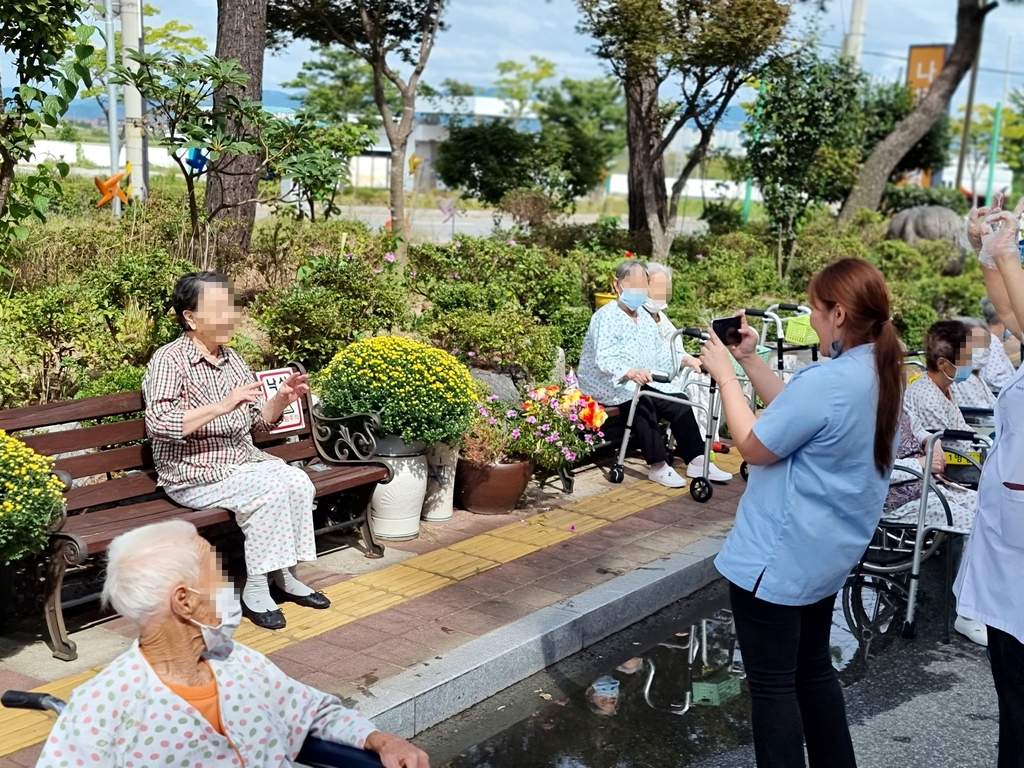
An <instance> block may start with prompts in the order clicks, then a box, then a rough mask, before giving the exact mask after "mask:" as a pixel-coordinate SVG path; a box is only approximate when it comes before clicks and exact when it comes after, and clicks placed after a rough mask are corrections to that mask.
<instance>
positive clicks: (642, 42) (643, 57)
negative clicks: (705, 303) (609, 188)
mask: <svg viewBox="0 0 1024 768" xmlns="http://www.w3.org/2000/svg"><path fill="white" fill-rule="evenodd" d="M577 4H578V6H579V8H580V11H581V12H582V14H583V22H582V24H581V30H582V31H583V32H585V33H587V34H591V35H593V36H594V37H596V38H597V40H598V43H597V46H596V53H597V54H598V56H600V57H602V58H604V59H605V60H607V61H608V63H609V65H610V66H611V69H612V72H613V73H614V74H615V76H616V77H618V78H619V80H620V81H621V82H622V85H623V89H624V90H625V93H626V113H627V121H626V135H627V138H628V143H629V160H630V174H629V177H630V230H631V231H633V232H643V231H644V230H646V231H647V232H649V233H650V238H651V252H652V255H653V257H654V258H655V259H656V260H658V261H664V260H666V259H667V258H668V253H669V249H670V248H671V247H672V241H673V240H674V239H675V232H676V217H677V214H678V210H679V199H680V197H681V195H682V191H683V189H684V187H685V186H686V181H687V179H688V178H689V177H690V174H692V173H693V171H694V169H695V168H697V166H698V165H699V164H700V163H701V161H702V160H703V159H704V157H705V155H706V153H707V150H708V147H709V146H710V144H711V137H712V134H713V133H714V129H715V126H716V125H717V124H718V122H719V120H721V118H722V115H723V114H725V110H726V109H727V108H728V106H729V103H730V102H731V101H732V99H733V97H734V96H735V95H736V92H737V91H738V90H739V89H740V87H741V86H742V85H743V84H744V83H745V82H747V81H748V80H749V79H750V78H751V77H752V76H754V75H756V74H757V73H758V72H759V71H761V69H762V68H763V67H764V66H765V64H766V63H767V62H768V61H769V60H771V58H772V57H773V56H774V55H775V54H776V53H777V52H778V47H779V45H780V44H781V42H782V37H783V30H784V29H785V26H786V23H787V21H788V19H789V7H788V4H786V3H784V2H782V1H781V0H577ZM669 79H671V80H672V81H673V85H674V86H675V89H676V90H677V91H678V98H676V99H674V100H673V101H671V102H669V103H663V102H662V100H661V98H660V94H659V89H660V87H661V85H662V84H664V83H665V82H666V81H668V80H669ZM687 124H692V125H693V127H694V128H696V129H697V131H698V134H699V136H700V138H699V139H698V142H697V145H696V146H695V147H694V148H693V150H692V151H691V152H690V155H689V157H688V158H687V161H686V163H684V165H683V168H682V170H681V171H680V174H679V176H678V178H676V180H675V182H674V183H673V185H672V192H671V197H670V198H669V200H668V201H667V205H666V201H665V196H666V195H665V172H664V155H665V150H666V149H667V148H668V147H669V145H670V144H671V143H672V140H673V139H674V138H675V137H676V135H677V134H678V133H679V131H680V130H681V129H682V128H683V126H685V125H687ZM638 189H639V190H640V191H641V194H642V206H643V216H644V221H643V222H641V221H640V220H639V217H638V216H636V215H635V213H634V211H635V209H636V208H637V207H639V202H640V201H639V200H638V199H637V198H638V194H637V190H638ZM642 225H645V226H642Z"/></svg>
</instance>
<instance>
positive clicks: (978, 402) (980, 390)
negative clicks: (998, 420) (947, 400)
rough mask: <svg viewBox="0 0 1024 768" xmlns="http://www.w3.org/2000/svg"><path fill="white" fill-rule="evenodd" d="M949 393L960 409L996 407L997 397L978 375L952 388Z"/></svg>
mask: <svg viewBox="0 0 1024 768" xmlns="http://www.w3.org/2000/svg"><path fill="white" fill-rule="evenodd" d="M949 392H950V394H951V395H953V402H954V403H956V405H957V407H958V408H994V407H995V405H996V396H995V395H993V394H992V390H991V389H989V388H988V384H986V383H985V382H984V381H982V380H981V377H980V376H979V375H978V374H976V373H972V374H971V377H970V378H969V379H968V380H967V381H962V382H959V383H958V384H954V385H953V386H951V387H950V388H949Z"/></svg>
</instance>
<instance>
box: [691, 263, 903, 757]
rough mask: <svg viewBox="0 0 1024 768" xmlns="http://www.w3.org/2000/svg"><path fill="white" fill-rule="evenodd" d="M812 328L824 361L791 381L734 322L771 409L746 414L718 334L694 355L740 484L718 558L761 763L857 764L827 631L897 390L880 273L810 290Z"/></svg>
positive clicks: (833, 274)
mask: <svg viewBox="0 0 1024 768" xmlns="http://www.w3.org/2000/svg"><path fill="white" fill-rule="evenodd" d="M808 294H809V296H810V304H811V318H810V322H811V326H812V327H813V328H814V330H815V331H816V332H817V334H818V337H819V338H820V339H821V346H822V351H823V352H824V354H825V355H826V356H828V357H831V358H832V361H831V362H829V363H825V364H820V365H810V366H808V367H806V368H803V369H801V370H799V371H797V372H796V373H795V374H794V375H793V378H792V379H791V380H790V382H789V383H788V384H783V382H782V380H781V379H780V378H779V377H778V376H777V375H776V374H775V372H774V371H772V369H771V368H770V367H769V366H768V364H767V363H765V362H764V361H763V360H761V359H760V358H759V357H758V355H757V352H756V343H757V334H756V333H755V332H754V331H753V330H752V329H750V328H749V327H747V325H746V322H744V324H743V327H742V330H741V333H742V342H741V343H739V344H737V345H734V346H733V347H731V350H732V353H733V355H734V356H735V358H736V359H737V360H738V361H739V363H740V365H742V366H743V370H744V371H745V373H746V375H747V377H748V378H749V379H750V381H751V383H753V385H754V388H755V389H756V390H757V394H758V396H759V397H760V398H761V399H762V400H763V401H764V402H765V403H766V404H767V407H766V408H765V410H764V413H763V414H762V415H761V417H760V418H759V419H755V416H754V414H753V413H751V411H750V408H749V406H748V403H747V400H746V398H745V397H744V394H743V392H742V390H741V388H740V384H739V382H738V381H737V378H736V374H735V372H734V371H733V367H732V361H731V360H730V359H729V349H727V348H726V346H725V345H724V344H723V343H722V342H721V341H720V340H719V339H718V337H717V336H716V335H715V334H713V333H712V334H711V338H710V340H709V341H707V342H706V344H705V346H704V352H703V354H702V355H701V359H702V360H703V362H704V365H705V367H706V368H707V369H708V370H709V371H710V373H711V375H712V376H713V377H714V378H715V379H716V380H717V381H718V386H719V387H720V390H721V396H722V401H723V406H724V408H725V416H726V419H727V420H728V423H729V430H730V432H731V433H732V436H733V439H734V440H735V443H736V446H737V448H738V449H739V451H740V453H741V454H742V455H743V458H744V459H745V460H746V461H747V462H748V463H749V465H750V479H749V483H748V485H747V489H746V491H745V493H744V494H743V497H742V499H741V500H740V504H739V508H738V510H737V512H736V524H735V526H734V527H733V529H732V531H731V533H730V534H729V536H728V538H727V539H726V541H725V543H724V544H723V546H722V551H721V552H720V553H719V555H718V557H717V558H716V560H715V565H716V566H717V567H718V570H719V571H720V572H721V573H722V575H724V576H725V577H726V578H727V579H728V580H729V581H730V582H731V583H730V588H729V589H730V599H731V602H732V610H733V615H734V618H735V621H736V634H737V639H738V641H739V644H740V648H741V649H742V653H743V663H744V667H745V669H746V672H747V683H748V685H749V688H750V695H751V706H752V709H753V717H752V723H753V731H754V751H755V754H756V757H757V764H758V766H761V768H767V766H771V768H795V767H796V766H804V765H805V762H804V744H805V742H806V746H807V755H808V758H809V760H810V765H811V768H819V767H824V766H829V768H849V767H852V766H855V765H856V758H855V757H854V750H853V743H852V740H851V738H850V729H849V725H848V724H847V720H846V706H845V703H844V701H843V692H842V688H841V686H840V683H839V679H838V677H837V675H836V671H835V669H834V668H833V666H832V657H831V654H830V648H829V633H830V630H831V626H832V610H833V606H834V604H835V599H836V593H837V592H838V591H839V590H840V589H842V587H843V584H844V583H845V581H846V577H847V575H848V574H849V573H850V571H851V569H852V568H853V567H854V566H855V565H856V564H857V562H858V561H859V560H860V558H861V556H862V555H863V554H864V550H865V549H866V548H867V546H868V543H869V542H870V541H871V538H872V536H873V534H874V532H875V528H876V527H877V525H878V522H879V519H880V517H881V513H882V502H883V500H884V499H885V496H886V492H887V490H888V487H889V473H890V471H891V469H892V466H893V459H894V455H895V447H896V446H895V441H896V429H897V425H898V423H899V417H900V401H901V399H902V396H903V386H904V378H903V345H902V344H901V342H900V340H899V336H898V334H897V332H896V329H895V328H894V327H893V324H892V321H891V319H890V299H889V291H888V288H887V287H886V284H885V278H884V277H883V276H882V274H881V272H879V271H878V269H876V268H875V267H874V266H872V265H871V264H869V263H868V262H866V261H863V260H861V259H841V260H839V261H837V262H835V263H833V264H831V265H829V266H828V267H826V268H825V269H823V270H822V271H821V272H819V273H817V274H816V275H815V276H814V277H813V278H812V279H811V283H810V285H809V287H808Z"/></svg>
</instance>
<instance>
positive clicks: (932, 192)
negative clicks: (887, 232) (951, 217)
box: [882, 184, 969, 215]
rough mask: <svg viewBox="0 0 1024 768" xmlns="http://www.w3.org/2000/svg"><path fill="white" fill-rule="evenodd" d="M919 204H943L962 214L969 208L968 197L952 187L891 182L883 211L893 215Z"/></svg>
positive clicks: (887, 189) (883, 202)
mask: <svg viewBox="0 0 1024 768" xmlns="http://www.w3.org/2000/svg"><path fill="white" fill-rule="evenodd" d="M919 205H943V206H945V207H946V208H952V209H953V210H954V211H956V212H957V213H959V214H960V215H964V214H965V213H967V210H968V208H969V206H968V204H967V198H965V197H964V196H963V194H962V193H961V192H960V191H959V190H956V189H953V188H952V187H918V186H916V185H913V184H902V185H900V186H896V185H895V184H889V185H888V186H887V187H886V189H885V198H884V199H883V200H882V212H883V213H886V214H890V215H891V214H894V213H899V212H900V211H903V210H906V209H907V208H914V207H916V206H919Z"/></svg>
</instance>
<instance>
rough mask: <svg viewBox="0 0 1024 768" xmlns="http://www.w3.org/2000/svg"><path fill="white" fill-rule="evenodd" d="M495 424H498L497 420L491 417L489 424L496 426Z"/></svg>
mask: <svg viewBox="0 0 1024 768" xmlns="http://www.w3.org/2000/svg"><path fill="white" fill-rule="evenodd" d="M497 423H498V420H497V419H496V418H494V417H493V416H492V417H491V424H497Z"/></svg>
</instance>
